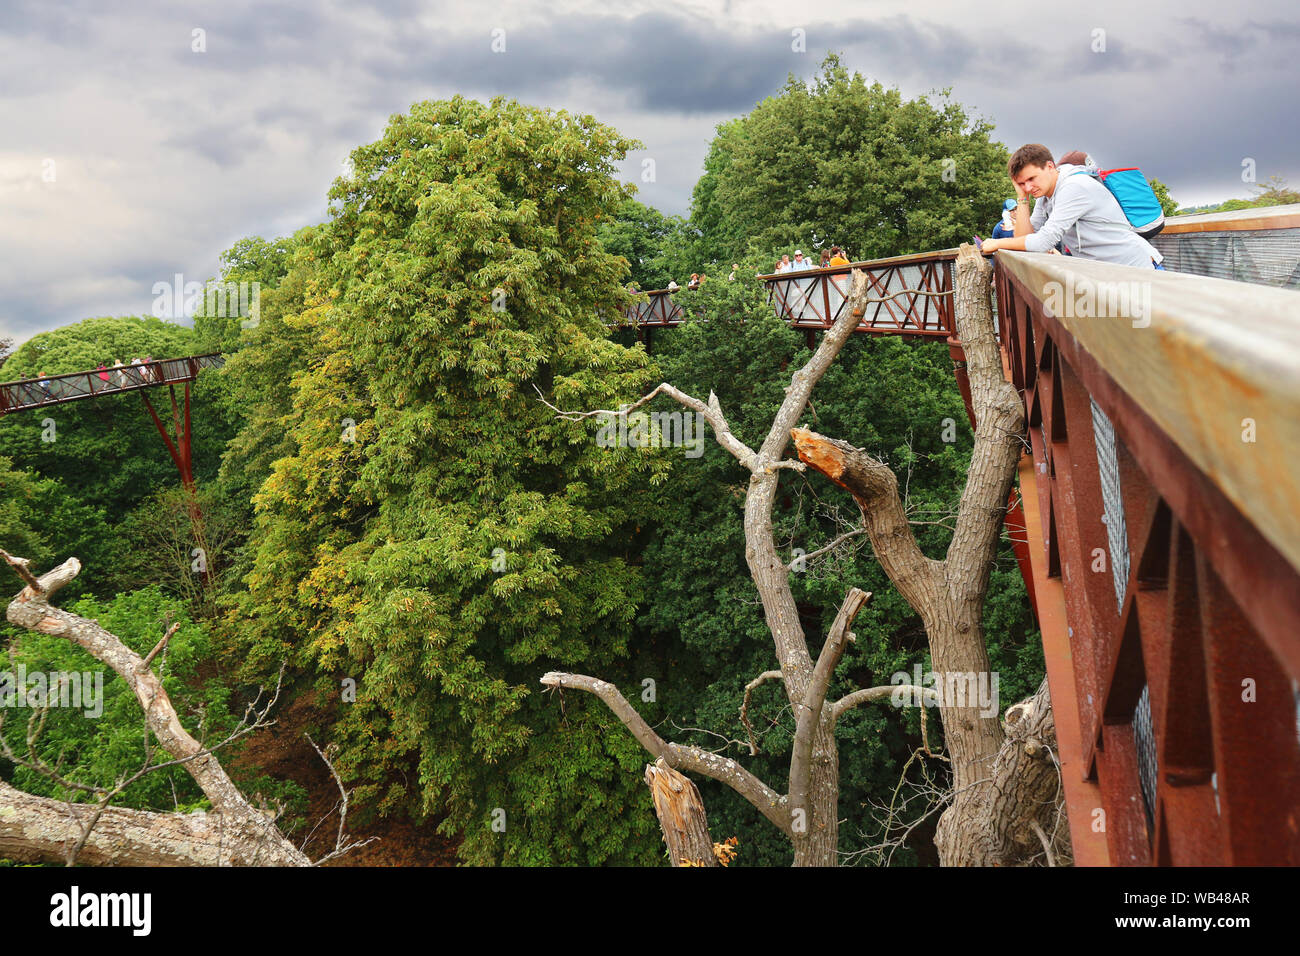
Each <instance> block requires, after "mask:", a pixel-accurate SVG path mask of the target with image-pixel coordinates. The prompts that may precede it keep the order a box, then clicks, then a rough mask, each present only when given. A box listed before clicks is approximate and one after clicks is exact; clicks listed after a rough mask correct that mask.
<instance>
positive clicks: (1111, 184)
mask: <svg viewBox="0 0 1300 956" xmlns="http://www.w3.org/2000/svg"><path fill="white" fill-rule="evenodd" d="M1077 172H1080V173H1087V174H1088V175H1089V176H1094V177H1096V178H1097V179H1099V180H1101V184H1102V185H1103V186H1105V187H1106V188H1107V189H1109V190H1110V194H1111V195H1112V196H1114V197H1115V199H1116V201H1117V202H1118V203H1119V208H1120V209H1122V210H1124V215H1125V216H1126V217H1128V224H1129V225H1130V226H1132V227H1133V231H1134V232H1136V233H1137V234H1138V235H1139V236H1141V237H1142V238H1143V239H1150V238H1151V237H1152V236H1154V235H1156V234H1157V233H1159V232H1160V230H1161V229H1163V228H1164V227H1165V213H1164V210H1163V209H1162V208H1160V200H1159V199H1157V198H1156V194H1155V191H1154V190H1153V189H1152V188H1151V184H1150V183H1149V182H1147V178H1146V177H1145V176H1143V175H1142V170H1140V169H1138V168H1137V167H1136V166H1128V167H1125V168H1124V169H1102V170H1094V169H1091V168H1085V169H1080V170H1077Z"/></svg>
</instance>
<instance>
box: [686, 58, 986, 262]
mask: <svg viewBox="0 0 1300 956" xmlns="http://www.w3.org/2000/svg"><path fill="white" fill-rule="evenodd" d="M946 97H947V94H946V93H945V94H944V96H943V97H942V98H940V99H939V100H937V101H931V100H930V99H928V98H924V97H922V98H917V99H912V100H905V99H903V97H902V95H901V94H900V93H899V91H898V90H897V89H886V88H885V87H884V86H882V85H881V84H879V83H873V84H870V85H868V83H867V82H866V80H865V79H863V77H862V76H861V75H860V74H858V73H856V72H855V73H853V74H850V73H849V72H848V70H847V69H845V67H844V66H843V65H842V64H841V63H840V61H839V58H838V57H836V56H835V55H833V54H832V55H830V56H828V57H827V58H826V60H825V61H824V62H823V63H822V69H821V73H820V74H819V75H818V76H816V77H814V78H813V80H812V81H811V83H805V82H804V81H802V80H800V79H798V78H796V77H794V76H793V75H792V76H791V77H790V79H789V81H788V82H787V83H786V86H785V88H784V89H783V90H782V91H781V92H780V94H778V95H777V96H773V97H769V98H767V99H765V100H763V101H762V102H761V103H759V104H758V105H757V106H756V107H755V108H754V110H753V111H752V112H751V113H749V114H748V115H747V116H743V117H740V118H738V119H736V120H733V121H731V122H729V123H727V124H724V125H723V126H721V127H719V129H718V135H717V136H716V137H715V138H714V140H713V143H712V145H711V146H710V150H709V155H708V157H707V158H706V160H705V172H704V175H703V176H702V177H701V178H700V180H699V182H698V183H697V184H696V186H695V195H694V203H693V209H692V221H693V222H694V223H695V225H697V226H698V227H699V228H700V229H701V230H702V232H703V235H704V241H705V244H706V246H707V247H708V248H709V249H710V250H713V251H716V252H717V253H718V256H717V258H718V259H720V260H721V259H727V258H734V257H735V256H737V255H740V254H742V253H743V252H744V251H745V250H746V249H750V248H756V249H761V250H763V251H768V250H772V249H782V250H784V251H789V250H790V248H791V247H793V246H795V245H804V246H812V247H814V248H818V247H821V246H824V245H827V244H829V243H837V244H840V245H843V246H845V247H846V248H847V249H848V250H849V251H850V253H851V254H852V255H853V256H854V257H856V258H859V259H875V258H881V257H884V256H891V255H901V254H904V253H909V252H923V251H925V250H927V249H935V248H946V247H950V246H954V245H956V244H957V243H958V242H960V241H963V240H967V239H969V238H970V235H971V233H972V232H974V231H976V230H979V229H984V228H987V226H988V223H990V222H992V221H993V220H995V219H996V218H997V216H998V210H999V208H1000V204H1001V202H1002V200H1003V198H1004V197H1005V193H1006V191H1007V182H1006V160H1007V153H1006V149H1005V147H1004V146H1003V145H1002V144H1001V143H996V142H992V141H990V139H989V133H990V131H991V130H992V125H991V124H990V123H989V122H987V121H986V120H983V119H977V118H976V119H973V118H971V117H970V116H968V115H967V113H966V110H965V109H964V108H963V107H962V106H961V105H960V104H958V103H955V102H952V101H950V100H948V99H947V98H946ZM805 251H806V250H805Z"/></svg>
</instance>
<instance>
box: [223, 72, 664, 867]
mask: <svg viewBox="0 0 1300 956" xmlns="http://www.w3.org/2000/svg"><path fill="white" fill-rule="evenodd" d="M631 146H633V143H631V142H630V141H628V140H626V139H623V138H622V137H620V136H619V135H618V134H617V133H616V132H614V131H613V130H612V129H610V128H608V127H606V126H604V125H602V124H600V123H598V122H596V121H595V120H594V119H593V118H591V117H589V116H575V115H571V114H568V113H566V112H563V111H561V112H558V113H557V112H552V111H548V110H541V109H536V108H532V107H527V106H523V105H520V104H518V103H515V102H512V101H506V100H504V99H501V98H497V99H494V100H493V101H492V103H491V104H490V105H489V104H483V103H479V102H475V101H471V100H466V99H463V98H461V97H456V98H455V99H452V100H450V101H439V102H425V103H419V104H417V105H416V106H414V107H413V108H412V109H411V111H410V113H409V114H407V115H400V116H395V117H393V118H392V119H391V121H390V122H389V125H388V127H387V129H386V130H385V133H384V136H383V137H382V138H381V139H380V140H378V141H377V142H374V143H371V144H369V145H367V146H363V147H360V148H359V149H357V150H355V151H354V152H353V154H352V166H353V169H354V174H353V175H352V176H351V177H349V178H347V179H343V180H340V181H338V182H337V183H336V184H335V187H334V189H333V190H332V192H331V198H332V199H334V200H335V201H336V202H337V205H336V207H335V208H334V210H333V216H332V220H331V221H330V222H329V223H328V224H327V225H325V226H323V227H321V228H320V229H319V230H317V231H316V233H315V234H314V235H313V236H312V238H311V239H310V240H309V241H308V243H307V245H308V246H309V248H308V249H306V250H305V251H304V252H303V255H305V256H306V257H307V258H308V259H310V260H311V261H312V262H313V263H314V269H315V270H316V271H315V273H314V274H312V275H310V276H306V277H305V280H304V286H303V289H302V295H303V304H304V308H303V309H302V311H301V312H298V313H296V314H286V315H284V316H283V319H282V325H277V326H275V328H276V329H281V330H282V331H283V330H293V329H302V330H304V332H305V333H306V334H307V335H309V336H310V338H311V340H312V342H313V343H314V345H313V346H312V347H313V348H315V349H318V350H319V351H318V356H319V359H318V360H317V361H315V362H314V363H313V365H312V366H311V367H309V368H300V369H298V370H297V371H296V372H295V373H294V375H293V379H292V387H293V402H294V412H293V416H291V419H290V427H291V444H292V446H293V450H292V452H291V453H290V454H289V455H287V456H285V457H283V458H281V459H280V460H278V461H276V462H275V463H274V465H273V471H272V473H271V475H270V477H269V478H268V479H267V480H266V482H265V483H264V484H263V485H262V489H261V492H260V494H259V496H258V499H257V502H258V512H259V513H258V526H257V529H256V531H255V533H254V538H253V541H252V546H253V548H254V551H255V562H254V567H253V570H252V572H251V573H250V574H249V575H248V577H247V582H248V584H249V588H250V591H249V594H248V595H247V597H246V598H245V599H244V600H243V602H242V605H241V608H240V612H239V617H240V619H241V620H242V621H243V622H244V624H245V626H246V644H245V651H246V653H247V655H248V658H249V659H250V660H251V661H252V662H253V664H254V665H262V666H274V665H275V662H276V661H277V660H278V659H279V658H280V657H281V656H284V655H297V656H298V659H299V660H304V659H305V660H310V661H313V662H314V663H315V665H316V666H317V667H318V668H319V669H320V670H321V671H322V672H323V673H329V674H332V675H333V677H332V678H331V680H330V681H329V683H332V686H333V687H334V688H335V689H336V690H337V689H338V687H339V684H338V682H337V681H338V679H339V677H340V676H344V675H348V676H353V677H355V678H357V679H359V689H358V692H357V700H356V703H355V704H348V705H342V711H341V712H342V714H343V717H342V721H341V723H340V724H339V726H338V727H336V731H335V733H336V739H337V740H339V741H340V742H341V743H342V744H343V749H342V751H341V753H340V758H339V760H340V765H341V767H343V768H344V769H345V770H346V771H347V772H348V773H349V774H351V775H353V776H354V778H360V779H363V780H366V781H368V783H367V784H366V785H365V786H363V787H362V788H361V797H362V798H363V799H366V798H369V799H371V800H372V801H373V799H375V798H382V801H381V804H380V806H382V807H386V808H398V807H401V808H405V809H408V810H409V809H423V810H427V811H429V812H433V813H446V814H448V816H447V818H446V820H445V822H444V824H443V827H444V830H445V831H447V832H452V833H458V834H463V843H462V845H461V853H462V856H463V857H464V858H465V859H466V860H467V861H472V862H486V861H491V860H503V861H506V862H514V863H525V862H531V863H539V862H589V863H595V862H603V861H624V862H631V861H633V860H639V861H646V860H648V859H653V858H654V857H655V856H657V852H658V851H657V847H658V842H659V841H658V836H657V833H656V832H655V830H654V822H653V818H652V817H649V816H648V815H645V814H635V815H627V816H623V817H619V818H618V819H616V820H614V821H613V823H612V825H610V815H609V813H608V807H610V806H614V807H621V806H623V805H625V804H626V803H630V802H631V801H632V800H634V799H636V797H635V796H634V794H637V793H639V792H640V790H641V785H640V782H639V780H637V777H636V775H635V774H629V773H628V772H627V771H628V770H629V769H631V768H634V767H636V766H638V765H639V761H640V760H641V756H640V754H639V753H638V752H637V750H638V748H637V746H636V744H635V743H633V742H631V741H629V740H627V739H626V738H625V737H624V736H623V735H621V734H613V733H611V732H610V723H611V721H612V718H609V717H606V716H603V715H598V714H596V713H594V712H593V713H592V714H590V715H589V716H584V717H582V718H581V719H571V720H569V722H568V723H569V726H568V729H567V730H566V731H565V732H560V730H559V723H560V722H561V721H563V720H564V719H565V718H564V716H563V711H562V708H561V707H560V706H559V705H558V703H557V702H555V701H553V700H548V699H544V698H542V697H541V696H540V695H537V694H536V693H535V689H536V688H537V678H538V675H539V674H541V673H542V672H543V671H545V670H547V669H548V667H549V666H550V664H551V663H552V662H554V663H555V664H561V663H562V664H563V665H564V666H566V667H568V666H590V667H593V668H597V669H601V668H605V669H608V668H613V670H614V672H615V673H618V671H619V668H618V667H617V666H616V664H617V662H618V661H620V660H621V659H623V658H625V657H626V655H627V653H628V638H629V635H630V633H631V621H632V618H633V616H634V613H635V607H636V605H637V604H638V603H639V602H640V600H642V593H641V586H640V578H639V573H638V570H637V568H636V567H635V566H634V564H633V562H632V561H631V560H630V556H631V555H632V554H634V553H635V548H634V539H635V535H636V534H637V526H638V524H639V523H640V522H642V521H644V520H646V517H647V516H648V515H651V514H652V512H653V510H654V508H653V501H652V495H651V486H652V484H654V483H656V482H662V480H663V478H664V476H665V469H666V467H667V462H666V461H665V460H664V458H663V456H662V455H659V454H656V453H652V452H651V451H650V450H648V449H640V450H637V449H609V448H602V447H599V446H598V445H597V444H596V443H595V442H594V441H593V437H594V434H595V427H594V425H592V423H589V422H588V423H584V422H570V421H563V420H558V419H557V418H556V416H555V414H554V413H553V412H552V411H551V410H550V409H548V408H546V407H545V406H544V405H543V404H542V403H541V402H540V401H539V394H538V393H539V391H540V393H541V395H542V396H544V397H545V398H546V399H547V400H548V401H550V402H553V403H554V404H556V405H557V406H559V407H566V408H609V407H617V405H618V403H619V402H620V401H627V400H628V399H629V397H631V396H634V395H635V394H636V393H637V392H638V391H639V389H640V388H641V387H642V386H643V385H644V384H645V382H646V381H647V378H648V375H649V372H648V369H647V359H646V355H645V353H644V351H642V350H628V349H624V348H623V347H621V346H619V345H617V344H615V343H614V342H612V341H610V340H609V338H608V337H607V334H606V330H605V327H604V325H603V320H604V319H606V318H609V317H612V316H614V315H617V314H618V313H619V312H620V311H621V310H622V308H623V304H624V302H625V301H626V293H625V292H624V291H623V290H622V288H621V283H622V281H623V277H624V275H625V272H624V265H623V263H622V262H620V261H619V260H618V259H617V258H616V257H615V256H613V255H610V254H609V253H607V252H605V251H603V250H602V249H601V247H600V244H599V242H598V240H597V237H596V231H597V228H598V225H599V223H600V222H601V221H602V220H604V219H607V218H609V217H611V216H612V215H614V214H615V213H616V212H617V211H618V209H619V207H620V205H621V203H622V202H623V200H624V199H625V198H626V196H627V189H626V187H623V186H621V185H619V184H618V182H617V181H616V180H615V178H614V171H615V165H614V164H615V163H616V162H617V161H618V160H619V159H621V158H622V157H623V155H624V154H625V153H626V151H627V150H628V149H629V148H630V147H631ZM296 268H298V267H295V269H296ZM302 268H303V269H307V266H306V265H303V266H302ZM295 281H296V280H295V279H294V273H291V274H290V276H289V277H287V278H286V279H285V282H284V287H285V288H286V289H287V288H290V287H291V286H293V284H294V282H295ZM261 331H262V330H261V329H260V328H259V330H258V332H261ZM282 331H276V332H274V333H268V334H272V337H274V336H279V335H281V334H282ZM250 347H252V346H250ZM283 347H285V348H287V349H288V351H287V352H286V355H287V354H288V353H289V352H292V351H293V349H292V348H291V347H288V346H283ZM245 351H248V349H245ZM381 741H382V743H380V742H381ZM525 745H526V746H525ZM412 762H413V764H412ZM412 765H414V767H415V769H416V770H417V778H416V779H415V780H410V782H409V783H403V782H402V781H403V778H407V779H409V771H410V770H411V769H412ZM642 798H643V795H642ZM498 809H499V810H500V811H501V812H502V814H503V816H501V817H500V818H498V816H497V815H496V814H495V811H496V810H498ZM588 816H590V817H592V818H593V821H594V820H595V818H596V817H599V820H598V824H597V825H594V826H593V827H590V828H584V827H583V825H582V821H583V820H584V819H586V818H587V817H588ZM496 822H500V823H501V825H502V827H504V829H501V828H496V829H494V828H493V824H494V823H496Z"/></svg>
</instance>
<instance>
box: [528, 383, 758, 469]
mask: <svg viewBox="0 0 1300 956" xmlns="http://www.w3.org/2000/svg"><path fill="white" fill-rule="evenodd" d="M533 389H534V391H536V392H537V398H538V401H540V402H541V403H542V404H543V405H545V406H546V407H547V408H549V409H550V410H551V411H553V412H555V414H556V415H557V416H558V417H559V418H563V419H564V420H565V421H570V422H576V421H581V420H582V419H584V418H592V417H594V416H596V415H605V416H608V417H611V418H626V417H627V415H628V414H629V413H630V412H634V411H636V410H637V409H638V408H640V407H641V406H642V405H645V404H647V403H648V402H650V401H652V400H653V399H654V398H656V397H657V396H659V395H667V396H668V397H669V398H672V399H674V400H676V401H677V402H679V403H680V404H682V405H685V406H686V407H687V408H690V409H693V410H694V411H696V412H698V413H699V414H700V415H701V416H702V417H703V418H704V420H705V421H707V422H708V423H709V424H710V425H711V426H712V427H713V437H714V438H715V439H717V442H718V444H719V445H721V446H722V447H723V448H724V449H726V450H727V451H728V452H730V453H731V454H732V455H733V456H734V457H735V458H736V460H737V461H739V462H740V463H741V464H742V465H744V466H745V467H746V468H749V469H751V470H752V469H753V468H754V450H753V449H752V448H750V447H749V446H748V445H746V444H745V443H744V442H743V441H741V440H740V439H739V438H737V437H736V436H735V435H734V434H732V432H731V426H730V425H729V424H727V419H726V417H725V416H724V415H723V414H722V406H721V405H720V404H719V403H718V397H717V396H716V395H714V394H713V393H712V392H709V401H708V404H705V403H704V402H702V401H700V400H699V399H698V398H693V397H692V396H690V395H687V394H686V393H685V392H683V391H681V390H679V389H676V388H674V387H673V386H671V385H669V384H668V383H667V382H661V383H660V384H659V385H657V386H656V387H655V388H654V390H653V391H651V392H648V393H647V394H645V395H643V396H642V397H641V398H639V399H637V400H636V401H635V402H633V403H632V404H631V405H628V406H625V407H624V408H620V409H619V410H618V411H616V412H613V411H610V410H609V409H604V408H602V409H597V410H595V411H590V412H566V411H563V410H561V409H559V408H556V407H555V406H554V405H552V404H551V403H550V402H548V401H547V400H546V397H545V396H544V395H542V390H541V389H540V388H538V387H537V386H536V385H534V386H533Z"/></svg>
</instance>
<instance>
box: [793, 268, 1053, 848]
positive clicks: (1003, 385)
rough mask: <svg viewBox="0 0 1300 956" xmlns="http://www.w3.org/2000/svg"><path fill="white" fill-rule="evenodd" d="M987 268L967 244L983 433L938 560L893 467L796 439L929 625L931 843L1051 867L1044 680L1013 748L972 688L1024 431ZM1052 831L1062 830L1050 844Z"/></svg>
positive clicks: (811, 437)
mask: <svg viewBox="0 0 1300 956" xmlns="http://www.w3.org/2000/svg"><path fill="white" fill-rule="evenodd" d="M989 272H990V267H989V265H988V264H987V263H985V262H984V260H983V258H982V257H981V256H980V255H979V254H978V253H977V252H976V251H975V249H974V248H973V247H971V246H967V245H963V246H962V247H961V250H960V253H959V255H958V259H957V264H956V281H955V291H956V302H955V306H956V307H955V309H954V312H955V315H956V319H957V329H958V334H959V336H960V338H961V341H962V346H963V348H964V349H965V352H966V360H967V374H968V375H969V377H970V385H971V399H972V405H973V408H974V412H975V420H976V432H975V448H974V451H973V453H972V455H971V464H970V471H969V473H968V475H967V479H966V488H965V490H964V492H963V494H962V499H961V505H960V508H959V511H958V514H957V522H956V529H955V532H954V534H953V537H952V541H951V543H950V544H949V547H948V551H947V554H946V555H945V557H944V559H943V560H942V561H936V560H933V559H931V558H928V557H926V556H925V555H924V554H923V553H922V552H921V549H920V548H919V546H918V545H917V542H916V538H915V537H914V535H913V534H912V529H911V526H910V524H909V523H908V520H907V515H906V512H905V510H904V508H903V504H902V501H901V500H900V498H899V495H898V481H897V479H896V478H895V476H894V473H893V472H892V471H890V469H889V468H888V467H886V466H885V465H884V464H882V463H881V462H879V461H877V460H876V459H874V458H872V457H871V456H870V455H869V454H867V453H866V452H864V451H862V450H861V449H858V448H854V447H853V446H852V445H849V444H847V443H845V442H842V441H838V440H835V439H831V438H826V437H824V436H821V435H817V434H815V433H813V432H811V431H807V430H804V429H796V430H795V432H794V436H793V437H794V440H795V447H796V448H797V450H798V453H799V456H800V458H801V459H802V460H803V461H804V462H806V463H807V464H809V465H811V466H812V467H813V468H815V469H816V470H817V471H819V472H821V473H822V474H824V475H825V476H826V477H828V478H830V479H831V480H832V481H834V482H835V483H836V484H839V485H840V486H842V487H844V488H846V489H848V491H849V492H851V493H852V495H853V497H854V499H855V500H856V501H857V503H858V505H859V507H860V508H861V510H862V517H863V523H864V525H865V527H866V530H867V534H868V536H869V538H870V540H871V545H872V548H873V549H874V551H875V554H876V557H877V559H878V560H879V561H880V564H881V567H882V568H883V569H884V570H885V573H886V574H887V575H888V576H889V579H890V581H892V582H893V584H894V586H895V587H897V588H898V590H899V592H900V593H901V594H902V595H903V597H904V598H906V600H907V602H908V603H909V604H910V605H911V606H912V607H913V608H914V609H915V610H916V612H917V614H919V615H920V617H921V621H922V623H923V624H924V626H925V632H926V636H927V638H928V639H929V645H930V656H931V659H932V661H933V669H934V672H935V674H936V675H937V676H938V678H939V679H940V681H942V687H941V691H942V692H941V693H940V694H939V713H940V718H941V720H942V721H943V728H944V739H945V741H946V745H947V750H948V756H949V759H950V761H951V764H952V771H953V778H954V779H953V792H952V802H951V805H950V806H949V807H948V809H947V810H945V811H944V813H943V815H942V816H941V817H940V820H939V825H938V830H937V833H936V836H935V843H936V845H937V847H938V849H939V857H940V861H941V863H943V864H944V865H971V866H984V865H1014V864H1017V863H1023V862H1025V861H1027V860H1028V859H1030V858H1031V857H1032V856H1036V855H1038V854H1039V853H1041V852H1042V851H1043V850H1044V846H1045V845H1046V846H1047V850H1046V853H1047V857H1048V859H1049V861H1051V860H1052V859H1054V858H1055V857H1056V856H1058V855H1060V850H1061V846H1060V842H1059V841H1060V839H1061V835H1062V834H1063V833H1065V828H1063V827H1060V826H1059V823H1060V816H1061V802H1060V786H1059V777H1058V773H1057V768H1056V765H1055V760H1054V753H1055V749H1056V736H1055V724H1054V723H1053V721H1052V716H1051V702H1050V699H1049V698H1048V695H1047V686H1046V682H1044V684H1043V686H1042V688H1041V689H1040V691H1039V693H1038V694H1037V695H1036V696H1035V697H1034V698H1033V699H1032V700H1031V701H1029V702H1026V703H1024V704H1020V705H1017V707H1016V708H1012V710H1013V711H1015V713H1016V716H1017V718H1019V721H1020V722H1019V726H1018V728H1017V731H1016V733H1015V734H1013V735H1011V736H1012V738H1013V739H1012V740H1011V742H1010V743H1008V735H1007V734H1006V733H1004V730H1003V727H1002V724H1001V722H1000V720H999V719H998V716H997V714H996V712H995V711H993V710H992V708H986V707H985V706H984V705H982V704H981V702H980V701H979V699H978V697H979V695H978V694H976V693H975V691H976V690H977V688H979V687H981V686H983V687H991V679H990V678H989V659H988V651H987V649H986V647H985V644H984V632H983V626H982V615H983V607H984V597H985V593H986V591H987V589H988V582H989V573H990V570H991V568H992V565H993V559H994V555H995V553H996V550H997V544H998V538H999V536H1000V533H1001V527H1002V522H1003V517H1004V511H1005V507H1006V501H1007V495H1008V492H1009V490H1010V487H1011V482H1012V480H1013V477H1014V474H1015V467H1016V463H1017V461H1018V460H1019V457H1020V454H1021V447H1022V441H1021V435H1022V433H1023V431H1024V427H1025V418H1024V406H1023V403H1022V402H1021V400H1020V397H1019V395H1018V394H1017V392H1016V390H1015V387H1014V386H1013V385H1011V384H1010V383H1009V382H1007V381H1006V379H1005V377H1004V375H1003V371H1002V363H1001V358H1000V354H999V351H998V346H997V340H996V338H995V334H994V329H993V315H992V306H991V303H990V299H989ZM981 675H982V676H981ZM981 681H983V682H984V683H981ZM1008 722H1009V723H1010V722H1011V717H1010V715H1009V716H1008ZM1044 832H1046V833H1051V834H1054V836H1053V837H1051V838H1049V840H1048V841H1047V843H1046V844H1045V842H1044V840H1043V839H1041V838H1040V836H1041V834H1042V833H1044ZM1065 852H1066V853H1067V854H1068V849H1067V850H1065Z"/></svg>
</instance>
